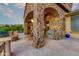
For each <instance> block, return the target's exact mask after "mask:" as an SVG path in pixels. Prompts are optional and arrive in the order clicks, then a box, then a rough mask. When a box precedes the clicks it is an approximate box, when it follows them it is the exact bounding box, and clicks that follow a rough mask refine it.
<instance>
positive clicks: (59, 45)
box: [11, 38, 79, 56]
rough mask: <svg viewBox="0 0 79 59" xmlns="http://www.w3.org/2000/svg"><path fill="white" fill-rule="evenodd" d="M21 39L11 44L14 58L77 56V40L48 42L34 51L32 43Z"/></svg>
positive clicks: (78, 52) (78, 45) (78, 50)
mask: <svg viewBox="0 0 79 59" xmlns="http://www.w3.org/2000/svg"><path fill="white" fill-rule="evenodd" d="M27 39H28V38H26V39H21V40H18V41H16V42H12V44H11V52H12V53H13V55H15V56H79V39H71V40H65V39H62V40H50V39H48V41H47V43H46V45H45V46H44V47H43V48H39V49H36V48H34V47H33V46H32V41H29V40H27Z"/></svg>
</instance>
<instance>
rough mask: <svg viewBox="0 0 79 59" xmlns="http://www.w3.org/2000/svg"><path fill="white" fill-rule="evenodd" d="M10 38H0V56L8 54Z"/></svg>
mask: <svg viewBox="0 0 79 59" xmlns="http://www.w3.org/2000/svg"><path fill="white" fill-rule="evenodd" d="M10 43H11V39H10V38H9V37H5V38H0V56H10V53H11V52H10V50H11V49H10V45H11V44H10Z"/></svg>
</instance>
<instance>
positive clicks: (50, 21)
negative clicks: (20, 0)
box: [44, 7, 59, 36]
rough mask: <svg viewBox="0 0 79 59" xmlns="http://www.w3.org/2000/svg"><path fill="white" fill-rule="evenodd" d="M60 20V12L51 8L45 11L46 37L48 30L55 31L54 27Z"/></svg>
mask: <svg viewBox="0 0 79 59" xmlns="http://www.w3.org/2000/svg"><path fill="white" fill-rule="evenodd" d="M58 20H59V14H58V12H57V11H56V10H55V9H54V8H51V7H48V8H45V9H44V23H45V33H44V34H45V35H46V36H47V35H48V34H47V32H48V30H53V29H54V27H55V26H56V25H57V22H56V21H58Z"/></svg>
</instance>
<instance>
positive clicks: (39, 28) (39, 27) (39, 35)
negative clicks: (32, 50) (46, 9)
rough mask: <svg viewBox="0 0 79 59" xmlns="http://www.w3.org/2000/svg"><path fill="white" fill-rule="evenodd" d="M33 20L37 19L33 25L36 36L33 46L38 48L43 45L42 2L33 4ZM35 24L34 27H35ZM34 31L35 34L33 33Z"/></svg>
mask: <svg viewBox="0 0 79 59" xmlns="http://www.w3.org/2000/svg"><path fill="white" fill-rule="evenodd" d="M34 8H35V9H34V14H33V15H34V21H37V22H36V24H35V25H34V28H35V29H34V32H33V33H34V36H35V38H36V40H35V41H36V43H35V47H36V48H39V47H42V46H44V44H45V42H44V14H43V7H42V4H34ZM35 26H36V27H35ZM35 33H36V34H35Z"/></svg>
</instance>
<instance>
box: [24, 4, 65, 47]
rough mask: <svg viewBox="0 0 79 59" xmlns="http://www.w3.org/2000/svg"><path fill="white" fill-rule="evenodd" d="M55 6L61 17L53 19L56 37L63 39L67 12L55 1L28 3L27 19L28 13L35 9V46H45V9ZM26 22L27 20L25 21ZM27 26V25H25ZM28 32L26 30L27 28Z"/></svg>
mask: <svg viewBox="0 0 79 59" xmlns="http://www.w3.org/2000/svg"><path fill="white" fill-rule="evenodd" d="M49 7H51V8H54V9H55V10H56V11H57V12H58V14H59V17H58V18H56V19H54V20H53V23H52V24H53V25H52V26H53V30H54V39H61V37H62V33H63V28H65V27H64V20H63V17H62V16H63V15H64V14H65V11H64V10H62V9H61V8H60V7H58V6H57V5H56V4H54V3H50V4H49V3H34V4H33V3H32V4H31V3H28V4H26V9H25V10H26V11H25V20H27V19H26V16H27V15H28V13H29V12H31V11H33V20H34V24H33V31H32V32H33V35H34V37H35V41H36V42H35V47H37V48H39V47H41V46H44V44H45V41H44V29H45V27H44V9H45V8H49ZM24 23H26V22H24ZM25 27H26V26H25ZM25 32H26V30H25Z"/></svg>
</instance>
